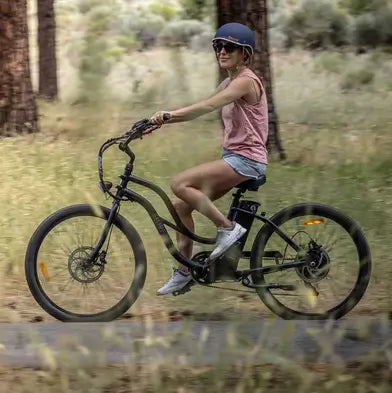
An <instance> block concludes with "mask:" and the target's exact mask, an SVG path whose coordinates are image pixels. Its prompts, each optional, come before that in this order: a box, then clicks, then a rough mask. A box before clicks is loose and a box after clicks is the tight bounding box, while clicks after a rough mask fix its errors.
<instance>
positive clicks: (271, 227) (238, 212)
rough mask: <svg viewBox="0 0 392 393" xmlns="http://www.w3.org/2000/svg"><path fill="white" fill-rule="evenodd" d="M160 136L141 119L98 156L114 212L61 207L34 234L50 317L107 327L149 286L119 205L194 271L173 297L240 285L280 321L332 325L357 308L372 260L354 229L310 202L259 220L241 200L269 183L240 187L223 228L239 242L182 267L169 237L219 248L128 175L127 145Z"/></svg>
mask: <svg viewBox="0 0 392 393" xmlns="http://www.w3.org/2000/svg"><path fill="white" fill-rule="evenodd" d="M159 127H160V126H157V125H154V124H152V123H151V122H150V121H149V120H148V119H144V120H141V121H138V122H137V123H135V124H134V125H133V127H132V128H131V129H130V130H129V131H127V132H126V133H125V134H124V135H122V136H120V137H116V138H111V139H109V140H108V141H106V142H105V143H104V144H103V145H102V146H101V148H100V150H99V153H98V173H99V182H98V186H99V188H100V189H101V191H102V192H104V193H105V194H106V195H107V196H108V197H111V198H112V199H113V203H112V207H111V208H110V209H109V208H107V207H104V206H95V205H91V204H81V205H71V206H68V207H64V208H62V209H60V210H58V211H56V212H54V213H53V214H51V215H50V216H49V217H47V218H46V219H45V220H44V221H43V222H42V223H41V224H40V225H39V226H38V228H37V229H36V230H35V232H34V233H33V235H32V237H31V239H30V241H29V244H28V247H27V251H26V258H25V273H26V279H27V283H28V286H29V289H30V291H31V293H32V295H33V297H34V298H35V300H36V301H37V302H38V304H39V305H40V306H41V307H42V308H43V309H44V310H45V311H46V312H48V313H49V314H50V315H52V316H53V317H55V318H57V319H59V320H61V321H73V322H94V321H111V320H113V319H116V318H118V317H120V316H121V315H122V314H124V313H125V312H126V311H127V310H128V309H129V308H130V307H131V306H132V305H133V304H134V303H135V301H136V300H137V298H138V296H139V294H140V292H141V290H142V288H143V285H144V282H145V278H146V273H147V260H146V252H145V248H144V246H143V241H142V239H141V237H140V235H139V234H138V232H137V231H136V229H135V228H134V226H133V225H132V224H131V223H130V222H129V221H128V220H127V219H126V218H125V217H124V216H122V215H121V214H120V213H119V210H120V204H121V202H133V203H138V204H140V205H142V206H143V207H144V208H145V210H146V211H147V212H148V214H149V216H150V218H151V220H152V222H153V224H154V226H155V227H156V229H157V231H158V233H159V235H160V236H161V237H162V240H163V242H164V244H165V246H166V248H167V249H168V251H169V252H170V254H171V255H172V256H173V257H174V259H176V260H177V261H178V262H179V263H181V264H182V265H184V266H187V267H188V268H189V269H190V271H191V274H192V278H193V280H192V281H191V282H190V283H189V284H187V285H186V286H185V287H184V288H183V289H181V290H180V291H176V292H175V293H173V295H175V296H178V295H183V294H185V293H187V292H188V291H190V290H191V288H192V286H193V285H200V286H207V287H214V285H213V284H215V283H224V282H228V281H229V282H240V283H241V284H242V285H243V286H244V287H246V291H248V292H253V293H256V294H257V295H258V296H259V297H260V299H261V300H262V302H264V304H265V305H266V306H267V307H268V308H269V309H270V310H271V311H272V312H273V313H275V314H277V315H278V316H280V317H282V318H285V319H329V318H331V319H337V318H340V317H342V316H343V315H345V314H346V313H348V312H349V311H350V310H351V309H352V308H353V307H354V306H355V305H356V304H357V303H358V302H359V301H360V299H361V298H362V296H363V294H364V293H365V290H366V288H367V286H368V283H369V279H370V273H371V255H370V250H369V246H368V243H367V241H366V238H365V236H364V234H363V232H362V230H361V229H360V227H359V226H358V224H357V223H356V222H355V221H354V220H352V219H351V218H350V217H348V216H347V215H345V214H343V213H342V212H341V211H339V210H337V209H335V208H333V207H330V206H327V205H324V204H320V203H312V202H307V203H299V204H295V205H293V206H290V207H287V208H284V209H283V210H281V211H279V212H278V213H276V214H275V215H273V216H272V217H271V218H267V217H266V213H265V212H261V213H260V214H258V209H259V207H260V205H261V204H260V203H259V202H256V201H253V200H246V199H243V196H244V194H245V192H247V191H258V189H259V187H260V186H262V185H263V184H264V183H265V182H266V178H265V177H263V178H260V179H258V180H247V181H245V182H243V183H241V184H239V185H237V186H236V191H235V193H234V194H233V200H232V203H231V206H230V209H229V213H228V218H229V219H230V220H233V221H236V222H239V223H240V224H241V225H242V226H243V227H244V228H246V229H247V232H246V233H245V234H244V235H243V236H242V238H241V239H239V240H238V241H237V242H236V243H235V244H234V245H232V246H231V247H230V248H229V249H228V250H227V251H226V252H225V253H224V254H223V255H222V256H220V257H219V258H218V259H216V260H213V261H211V260H210V259H209V255H210V251H201V252H198V253H196V254H195V255H193V257H192V258H191V259H188V258H186V257H184V256H183V255H182V254H181V253H180V252H179V250H178V249H177V248H176V247H175V246H174V244H173V241H172V239H171V237H170V235H169V233H168V231H167V227H169V228H171V229H174V230H175V231H177V232H180V233H182V234H184V235H186V236H188V237H189V238H191V239H192V240H193V241H196V242H198V243H202V244H206V245H213V244H214V243H215V240H216V239H215V238H206V237H202V236H199V235H197V234H196V233H193V232H191V231H190V230H188V229H187V228H186V227H185V225H184V224H183V223H182V222H181V219H180V218H179V216H178V214H177V212H176V211H175V209H174V207H173V204H172V203H171V201H170V199H169V197H168V196H167V194H166V193H165V192H164V191H163V190H162V189H161V188H160V187H158V186H157V185H155V184H153V183H151V182H149V181H148V180H145V179H142V178H140V177H137V176H135V175H133V174H132V172H133V169H134V161H135V154H134V152H133V151H132V150H131V149H130V147H129V144H130V142H131V141H133V140H135V139H139V138H142V137H143V136H144V135H147V134H150V133H151V132H152V131H154V130H156V129H157V128H159ZM115 144H117V145H119V149H120V150H121V151H123V152H124V153H126V154H127V155H128V157H129V160H128V162H127V164H126V165H125V169H124V172H123V174H122V175H120V176H119V178H120V180H119V182H118V184H117V186H116V187H115V188H116V191H113V183H112V182H110V181H107V180H104V173H103V154H104V152H105V151H106V150H107V149H108V148H109V147H111V146H113V145H115ZM129 183H135V184H137V185H139V186H143V187H146V188H148V189H150V190H152V191H154V192H155V193H156V194H158V195H159V197H160V198H161V199H162V200H163V202H164V204H165V206H166V207H167V210H168V212H169V213H170V215H171V217H172V218H173V220H174V223H173V222H171V221H169V220H167V219H165V218H163V217H161V216H160V215H159V214H158V213H157V211H156V210H155V208H154V206H153V205H152V204H151V203H150V201H149V200H147V199H146V198H145V197H143V196H142V195H140V194H138V193H137V192H135V191H134V190H133V189H131V188H128V184H129ZM256 221H261V222H263V223H264V225H263V226H261V228H260V229H259V230H258V232H257V234H256V236H255V237H254V240H253V244H252V246H251V248H250V250H244V246H245V243H246V241H247V239H248V235H249V232H250V231H251V229H252V226H253V224H254V222H256ZM96 223H97V224H96ZM83 231H84V232H83ZM82 232H83V234H82ZM323 236H324V237H323ZM342 243H343V245H342ZM278 244H280V245H279V246H278ZM338 245H340V246H342V247H341V248H338V247H337V246H338ZM127 247H128V248H127ZM336 249H337V250H338V251H335V250H336ZM124 250H125V251H124ZM122 251H124V252H125V256H124V255H123V254H122ZM240 261H245V263H246V264H247V265H246V266H247V267H246V268H245V269H239V262H240ZM56 262H57V264H56ZM58 262H59V263H58ZM342 269H348V272H346V271H345V270H344V271H342ZM335 270H336V271H335ZM331 271H335V272H334V275H332V273H331ZM289 272H290V274H291V276H290V277H291V281H290V282H287V281H285V282H282V281H270V280H269V277H270V276H274V275H278V276H279V275H281V276H284V275H285V274H288V273H289ZM113 275H114V278H113ZM334 277H337V278H341V279H343V278H344V279H345V280H348V281H350V282H349V284H345V285H346V286H345V287H344V288H343V287H342V286H341V284H340V283H339V284H336V283H335V282H333V283H332V279H333V278H334ZM108 287H109V292H108V293H105V289H106V288H108ZM222 289H229V288H222ZM232 290H233V289H232ZM117 292H118V293H117ZM337 292H339V293H337ZM287 299H288V300H287Z"/></svg>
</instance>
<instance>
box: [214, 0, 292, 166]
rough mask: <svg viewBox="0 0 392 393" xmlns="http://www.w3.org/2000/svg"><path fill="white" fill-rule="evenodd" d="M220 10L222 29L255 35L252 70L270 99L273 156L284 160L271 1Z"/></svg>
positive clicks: (221, 3)
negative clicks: (236, 26)
mask: <svg viewBox="0 0 392 393" xmlns="http://www.w3.org/2000/svg"><path fill="white" fill-rule="evenodd" d="M217 7H218V26H222V25H223V24H225V23H229V22H237V23H242V24H244V25H246V26H248V27H249V28H250V29H252V30H253V31H254V33H255V38H256V51H255V59H254V63H253V67H252V68H253V69H254V71H255V73H256V74H258V75H260V76H262V79H263V84H264V87H265V89H266V94H267V99H268V113H269V132H268V142H267V148H268V150H269V151H270V152H276V153H278V154H279V157H280V159H282V160H284V159H285V158H286V154H285V152H284V149H283V145H282V141H281V139H280V133H279V123H278V116H277V114H276V111H275V104H274V97H273V89H272V73H271V68H270V56H269V38H268V10H267V0H236V1H230V0H217ZM225 77H226V75H225Z"/></svg>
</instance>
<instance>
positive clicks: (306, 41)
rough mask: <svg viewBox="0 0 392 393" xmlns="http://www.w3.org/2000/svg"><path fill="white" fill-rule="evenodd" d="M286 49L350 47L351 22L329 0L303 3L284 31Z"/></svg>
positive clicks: (289, 19)
mask: <svg viewBox="0 0 392 393" xmlns="http://www.w3.org/2000/svg"><path fill="white" fill-rule="evenodd" d="M284 32H285V34H286V38H287V41H286V43H287V45H288V46H292V45H295V44H300V45H302V46H303V47H305V48H309V49H316V48H327V47H329V46H331V45H336V46H340V45H343V44H345V43H348V38H349V34H348V32H349V18H348V16H347V15H346V14H345V13H343V12H342V11H340V10H339V9H338V8H337V7H336V6H335V5H334V4H333V3H331V2H330V1H328V0H304V1H303V2H302V3H301V4H300V6H299V7H298V8H297V9H296V10H295V11H294V12H293V13H292V15H291V16H290V17H289V18H288V21H287V23H286V25H285V27H284Z"/></svg>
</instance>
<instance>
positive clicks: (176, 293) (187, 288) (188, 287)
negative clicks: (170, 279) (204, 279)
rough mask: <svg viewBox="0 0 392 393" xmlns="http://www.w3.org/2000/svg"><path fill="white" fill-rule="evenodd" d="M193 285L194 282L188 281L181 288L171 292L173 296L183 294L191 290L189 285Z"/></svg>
mask: <svg viewBox="0 0 392 393" xmlns="http://www.w3.org/2000/svg"><path fill="white" fill-rule="evenodd" d="M193 285H195V282H194V281H193V280H192V281H189V282H188V284H186V285H185V286H184V287H183V288H181V289H179V290H178V291H174V292H173V293H172V294H173V296H180V295H185V294H186V293H187V292H190V291H191V287H192V286H193Z"/></svg>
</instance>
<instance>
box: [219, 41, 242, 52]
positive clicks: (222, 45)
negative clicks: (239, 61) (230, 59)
mask: <svg viewBox="0 0 392 393" xmlns="http://www.w3.org/2000/svg"><path fill="white" fill-rule="evenodd" d="M212 47H213V48H214V51H215V52H216V53H220V52H221V50H222V49H223V48H225V52H226V53H233V52H234V51H235V50H236V49H239V48H241V46H240V45H237V44H233V43H232V42H222V41H215V42H214V43H213V44H212Z"/></svg>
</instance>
